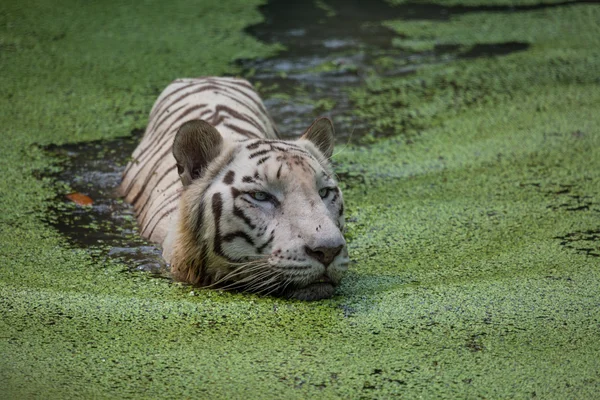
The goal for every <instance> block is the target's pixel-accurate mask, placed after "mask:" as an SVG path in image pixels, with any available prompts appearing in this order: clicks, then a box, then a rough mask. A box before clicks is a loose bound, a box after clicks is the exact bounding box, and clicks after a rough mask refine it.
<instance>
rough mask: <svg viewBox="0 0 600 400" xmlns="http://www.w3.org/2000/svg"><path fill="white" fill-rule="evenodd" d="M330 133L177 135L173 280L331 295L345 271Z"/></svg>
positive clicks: (322, 124) (323, 123) (194, 124)
mask: <svg viewBox="0 0 600 400" xmlns="http://www.w3.org/2000/svg"><path fill="white" fill-rule="evenodd" d="M332 152H333V126H332V124H331V121H330V120H329V119H327V118H321V119H318V120H316V121H315V122H314V123H313V124H312V125H311V126H310V127H309V128H308V130H307V131H306V132H305V133H304V135H303V136H302V137H301V138H300V139H298V140H296V141H283V140H269V139H241V140H232V139H228V138H226V137H225V136H223V135H221V134H220V133H219V132H218V131H217V129H215V128H214V127H213V126H211V125H210V124H208V123H207V122H204V121H200V120H194V121H190V122H187V123H185V124H184V125H182V127H181V128H180V129H179V131H178V133H177V135H176V137H175V140H174V144H173V155H174V156H175V159H176V161H177V168H178V172H179V175H180V178H181V181H182V183H183V186H184V191H183V193H182V197H181V203H180V210H179V222H178V225H179V226H178V231H177V236H176V237H175V243H174V248H173V255H172V257H171V267H172V272H173V275H174V277H175V278H176V279H178V280H182V281H186V282H190V283H192V284H195V285H199V286H214V287H233V288H240V289H242V290H248V291H254V292H261V293H269V294H275V295H280V296H285V297H289V298H296V299H301V300H318V299H323V298H328V297H331V296H332V295H333V292H334V289H335V287H336V286H337V285H338V284H339V282H340V280H341V278H342V275H343V274H344V272H345V271H346V270H347V268H348V262H349V259H348V250H347V248H346V241H345V240H344V236H343V231H344V204H343V199H342V193H341V191H340V189H339V187H338V184H337V181H336V179H335V176H334V174H333V171H332V169H331V165H330V162H329V158H330V157H331V155H332Z"/></svg>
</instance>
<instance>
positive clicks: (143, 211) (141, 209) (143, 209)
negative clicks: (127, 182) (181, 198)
mask: <svg viewBox="0 0 600 400" xmlns="http://www.w3.org/2000/svg"><path fill="white" fill-rule="evenodd" d="M172 169H174V167H173V168H167V169H166V170H165V172H164V173H163V174H162V175H161V176H160V177H159V178H158V180H157V181H156V182H155V185H153V187H160V183H161V182H162V180H163V179H165V178H166V177H167V176H168V175H169V173H171V170H172ZM153 177H154V174H152V175H150V178H149V179H147V180H146V181H145V182H144V184H143V185H142V187H141V189H140V192H139V193H138V195H137V196H135V198H134V201H135V202H137V200H138V199H139V195H140V194H142V193H143V192H144V191H145V190H146V187H147V186H148V184H149V183H150V181H151V180H152V178H153ZM179 181H180V180H179V179H177V180H175V181H172V182H171V183H170V184H168V185H167V187H166V188H164V189H163V191H162V193H164V192H165V190H167V188H170V187H172V186H173V185H174V184H176V183H177V182H179ZM151 199H152V200H151ZM154 200H155V198H154V197H153V196H152V192H150V193H148V197H146V201H144V204H142V205H141V206H140V205H137V206H138V208H137V212H138V216H139V220H140V223H141V224H144V223H145V219H146V214H147V210H146V207H148V206H149V205H150V204H151V203H152V201H154ZM132 203H133V201H132ZM142 214H143V215H142Z"/></svg>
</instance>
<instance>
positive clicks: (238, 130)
mask: <svg viewBox="0 0 600 400" xmlns="http://www.w3.org/2000/svg"><path fill="white" fill-rule="evenodd" d="M223 125H224V126H225V127H226V128H229V129H231V130H232V131H234V132H236V133H239V134H240V135H243V136H246V137H254V138H257V137H260V136H258V135H257V134H256V133H254V132H251V131H249V130H247V129H244V128H240V127H239V126H235V125H232V124H223Z"/></svg>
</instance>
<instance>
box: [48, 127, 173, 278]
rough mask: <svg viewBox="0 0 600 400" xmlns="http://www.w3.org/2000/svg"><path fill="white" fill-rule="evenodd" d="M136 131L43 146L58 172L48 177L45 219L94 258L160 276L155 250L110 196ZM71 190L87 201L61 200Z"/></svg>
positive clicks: (160, 262) (162, 269)
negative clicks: (51, 199) (50, 194)
mask: <svg viewBox="0 0 600 400" xmlns="http://www.w3.org/2000/svg"><path fill="white" fill-rule="evenodd" d="M142 133H143V130H135V131H134V132H132V136H131V137H128V138H119V139H115V140H111V141H94V142H89V143H80V144H72V145H64V146H50V147H48V148H47V151H48V152H49V153H50V154H51V155H53V156H54V157H57V158H58V159H59V160H60V161H59V163H60V166H61V167H62V170H61V172H59V173H57V174H53V175H51V176H50V177H51V178H52V179H53V180H54V182H55V185H56V187H57V191H58V198H57V200H56V202H55V204H54V205H53V206H52V207H51V208H50V211H49V215H48V217H47V220H48V222H49V223H50V224H51V225H52V226H53V227H55V228H56V229H57V230H58V231H59V232H61V233H62V234H63V235H64V236H66V237H67V238H68V239H69V241H70V242H71V243H72V244H73V245H75V246H77V247H81V248H85V249H87V250H88V251H89V252H90V253H91V254H92V255H93V256H94V257H98V258H102V259H105V258H111V259H115V260H119V261H122V262H123V263H125V265H127V266H128V269H129V270H131V271H135V270H137V271H146V272H151V273H153V274H164V273H165V272H166V265H165V263H164V260H163V259H162V257H161V251H160V249H158V248H157V247H156V246H155V245H154V244H152V243H150V242H148V241H146V240H144V239H142V238H141V237H140V235H139V232H138V227H137V223H136V220H135V213H134V211H133V208H132V207H131V205H129V204H127V203H125V202H124V201H123V200H122V199H120V198H119V197H118V196H117V194H116V188H117V187H118V185H119V183H120V182H121V175H122V173H123V170H124V169H125V166H126V164H127V162H128V161H129V158H130V157H131V153H132V152H133V150H134V149H135V147H136V146H137V144H138V142H139V140H140V138H141V135H142ZM72 193H77V194H81V195H83V196H87V197H89V199H91V201H92V204H91V205H83V206H82V205H78V204H76V203H74V202H73V201H71V200H69V199H68V198H67V195H69V194H72Z"/></svg>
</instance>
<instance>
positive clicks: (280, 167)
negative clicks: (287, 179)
mask: <svg viewBox="0 0 600 400" xmlns="http://www.w3.org/2000/svg"><path fill="white" fill-rule="evenodd" d="M282 168H283V164H281V165H280V166H279V169H278V170H277V179H279V177H280V176H281V169H282Z"/></svg>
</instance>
